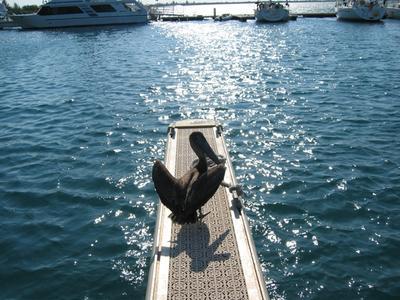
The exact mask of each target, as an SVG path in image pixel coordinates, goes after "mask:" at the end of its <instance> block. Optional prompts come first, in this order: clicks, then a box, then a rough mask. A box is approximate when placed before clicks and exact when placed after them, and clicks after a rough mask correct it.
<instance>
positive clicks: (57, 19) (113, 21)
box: [11, 13, 148, 29]
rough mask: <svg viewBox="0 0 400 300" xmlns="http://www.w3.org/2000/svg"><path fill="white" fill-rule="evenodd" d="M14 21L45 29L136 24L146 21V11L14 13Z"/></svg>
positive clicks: (28, 26)
mask: <svg viewBox="0 0 400 300" xmlns="http://www.w3.org/2000/svg"><path fill="white" fill-rule="evenodd" d="M11 17H12V19H13V20H14V22H15V23H17V24H18V25H19V26H21V27H22V28H23V29H45V28H63V27H81V26H102V25H118V24H136V23H138V24H139V23H146V22H148V16H147V13H144V14H141V15H137V14H129V13H127V14H125V15H121V14H118V16H117V15H111V14H110V15H108V16H89V15H87V16H82V15H81V14H79V15H76V16H74V15H68V17H65V16H62V15H60V16H40V15H36V14H31V15H14V16H11Z"/></svg>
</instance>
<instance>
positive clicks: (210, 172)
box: [152, 132, 225, 224]
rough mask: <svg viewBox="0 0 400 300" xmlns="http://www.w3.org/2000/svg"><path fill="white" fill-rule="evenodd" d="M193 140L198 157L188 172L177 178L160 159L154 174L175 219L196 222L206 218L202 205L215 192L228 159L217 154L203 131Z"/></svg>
mask: <svg viewBox="0 0 400 300" xmlns="http://www.w3.org/2000/svg"><path fill="white" fill-rule="evenodd" d="M189 142H190V146H191V147H192V149H193V151H194V153H196V155H197V157H198V160H195V161H194V162H193V164H192V167H191V168H190V170H189V171H187V172H186V174H185V175H183V176H182V177H181V178H179V179H177V178H175V177H174V176H172V175H171V173H170V172H169V171H168V169H167V168H166V167H165V166H164V165H163V163H162V162H160V161H159V160H156V162H155V163H154V166H153V174H152V175H153V182H154V186H155V188H156V191H157V193H158V195H159V197H160V199H161V202H162V203H163V204H164V205H165V206H166V207H168V209H169V210H171V212H172V214H171V215H170V217H171V219H172V221H173V222H176V223H179V224H185V223H196V222H197V221H198V220H199V219H202V218H203V217H204V215H202V213H201V207H202V206H203V205H205V204H206V203H207V201H208V200H209V199H210V198H211V197H212V196H213V195H214V194H215V192H216V191H217V189H218V187H219V185H220V184H221V183H222V181H223V179H224V175H225V159H223V158H222V159H221V158H219V157H218V156H217V155H216V154H215V153H214V151H213V150H212V149H211V147H210V145H209V144H208V143H207V140H206V138H205V137H204V135H203V134H202V133H201V132H193V133H192V134H191V135H190V136H189ZM198 210H199V211H200V215H199V216H198V215H197V211H198Z"/></svg>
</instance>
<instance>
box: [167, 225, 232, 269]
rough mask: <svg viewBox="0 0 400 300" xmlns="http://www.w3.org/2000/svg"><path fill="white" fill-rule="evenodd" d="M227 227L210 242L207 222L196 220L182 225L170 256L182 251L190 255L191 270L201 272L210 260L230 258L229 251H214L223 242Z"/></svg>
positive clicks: (218, 260)
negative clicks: (193, 222)
mask: <svg viewBox="0 0 400 300" xmlns="http://www.w3.org/2000/svg"><path fill="white" fill-rule="evenodd" d="M228 234H229V229H227V230H226V231H225V232H224V233H222V234H220V236H219V237H218V238H217V239H216V240H215V241H213V242H212V243H211V244H209V243H210V231H209V229H208V226H207V224H205V223H203V222H197V223H195V224H185V225H182V227H181V228H180V231H179V233H178V235H177V240H176V241H172V244H175V246H173V247H172V248H171V257H173V258H175V257H177V256H179V255H180V254H181V253H182V252H186V254H187V255H188V256H189V257H190V259H191V262H190V269H191V271H192V272H202V271H204V270H205V269H207V267H208V265H209V263H210V262H215V261H217V262H220V261H225V260H227V259H229V258H230V256H231V254H230V253H216V251H217V250H218V247H219V246H220V245H221V244H222V243H223V241H224V240H225V238H226V236H227V235H228Z"/></svg>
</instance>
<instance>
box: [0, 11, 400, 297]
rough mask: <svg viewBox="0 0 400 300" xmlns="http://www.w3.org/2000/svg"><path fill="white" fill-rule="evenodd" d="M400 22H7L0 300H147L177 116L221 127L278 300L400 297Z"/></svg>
mask: <svg viewBox="0 0 400 300" xmlns="http://www.w3.org/2000/svg"><path fill="white" fill-rule="evenodd" d="M364 25H366V26H364ZM397 29H398V28H397V23H395V22H392V21H391V20H385V22H384V26H380V25H378V26H374V25H371V26H370V25H368V24H347V23H342V22H336V21H334V19H321V20H318V19H302V18H299V19H298V20H297V21H296V22H289V23H287V24H276V25H272V26H269V25H266V26H264V25H259V24H256V23H254V22H247V23H238V22H224V23H214V22H208V21H205V22H193V23H190V24H189V23H151V24H149V25H148V26H137V27H135V26H133V27H119V28H102V29H90V30H88V29H72V30H59V31H58V30H57V31H38V32H29V31H27V32H25V31H23V32H19V31H4V32H0V36H1V37H0V39H2V41H3V40H4V41H7V42H6V43H3V44H2V47H3V48H2V51H1V52H0V82H1V83H2V84H1V85H0V99H1V101H0V121H1V124H2V130H1V131H0V144H1V147H0V166H1V168H0V204H1V205H0V207H1V209H0V216H1V218H0V225H1V226H0V234H1V236H2V240H1V241H0V251H1V253H2V255H1V256H0V265H1V266H3V268H2V269H0V276H1V278H2V280H0V291H1V292H0V295H1V297H3V298H21V299H23V298H27V299H28V298H29V299H33V298H37V299H46V298H48V299H49V298H62V297H64V296H65V295H69V296H70V298H86V299H99V298H113V299H119V298H126V297H130V298H132V297H133V298H135V299H136V298H143V297H144V294H145V290H146V279H147V274H148V268H149V263H150V257H151V247H152V233H153V231H154V228H155V219H156V205H157V200H156V199H157V197H156V194H155V192H154V190H153V186H152V184H151V177H150V174H151V167H152V161H153V160H154V159H155V158H159V159H160V158H162V157H163V156H164V151H165V137H166V132H165V130H166V126H167V124H169V123H171V122H174V121H177V120H180V119H182V118H215V119H217V120H220V121H223V123H224V125H225V136H226V141H227V144H228V148H229V150H230V154H231V157H232V161H233V165H234V167H235V171H236V174H237V177H238V179H239V181H240V183H241V184H243V186H244V191H245V194H246V196H245V199H244V202H245V207H246V211H247V214H248V217H249V221H250V224H251V228H252V232H253V235H254V239H255V243H256V247H257V250H258V254H259V258H260V261H261V266H262V270H263V272H264V274H265V278H266V281H267V285H268V290H269V293H270V295H271V298H272V299H296V298H307V299H331V298H332V299H333V298H337V297H342V298H346V299H363V298H367V299H390V298H395V297H396V296H398V295H399V294H400V291H399V288H398V284H397V282H398V279H399V276H400V274H399V270H398V267H397V266H398V265H399V264H400V262H399V259H398V255H397V252H398V249H399V246H400V237H399V234H398V229H399V226H400V221H399V217H398V215H399V207H398V204H399V200H400V199H399V194H400V191H399V183H400V171H399V170H400V169H399V166H400V161H399V156H398V153H399V150H400V149H399V148H400V144H399V142H398V141H399V140H400V139H399V133H398V132H399V130H398V129H399V126H400V115H399V104H398V103H397V101H395V99H396V95H398V88H399V86H398V84H397V82H399V79H400V78H399V74H400V69H399V65H398V63H397V61H399V54H398V53H399V52H398V51H397V48H398V45H397V44H396V42H395V41H396V38H398V34H397ZM371 41H372V42H371ZM382 44H383V45H385V47H384V48H382V47H380V46H379V45H382ZM377 53H379V55H378V54H377ZM55 54H57V59H54V58H55ZM5 62H7V63H5ZM15 78H18V80H16V79H15ZM55 278H56V279H57V280H54V279H55ZM44 283H45V284H44Z"/></svg>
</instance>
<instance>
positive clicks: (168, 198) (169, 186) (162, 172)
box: [152, 160, 180, 213]
mask: <svg viewBox="0 0 400 300" xmlns="http://www.w3.org/2000/svg"><path fill="white" fill-rule="evenodd" d="M152 176H153V182H154V187H155V188H156V191H157V193H158V196H159V197H160V200H161V202H162V203H163V204H164V205H165V206H166V207H168V209H169V210H171V211H172V213H176V212H177V210H178V205H177V204H178V203H179V194H180V193H179V191H180V185H179V182H178V180H177V179H176V178H175V177H174V176H172V175H171V173H170V172H169V171H168V169H167V168H166V167H165V166H164V165H163V163H162V162H160V161H159V160H156V162H155V163H154V165H153V174H152Z"/></svg>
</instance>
